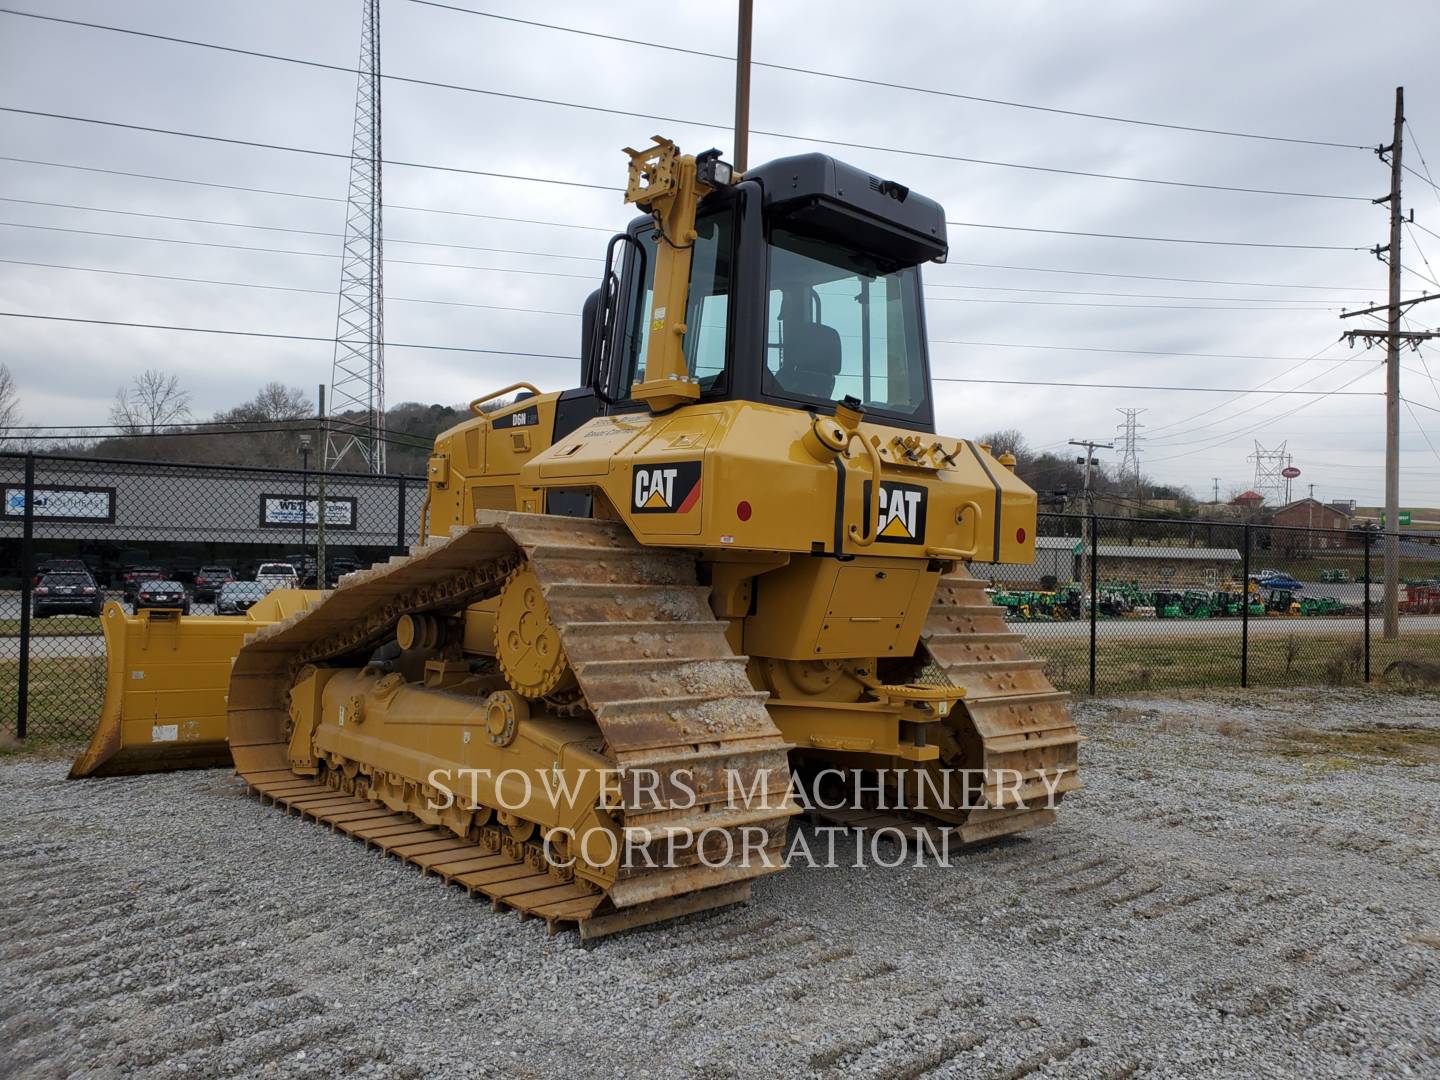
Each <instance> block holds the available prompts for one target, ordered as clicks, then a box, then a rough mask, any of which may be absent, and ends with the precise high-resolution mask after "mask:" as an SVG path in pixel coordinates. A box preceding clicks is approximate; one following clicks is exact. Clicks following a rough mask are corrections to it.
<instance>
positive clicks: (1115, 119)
mask: <svg viewBox="0 0 1440 1080" xmlns="http://www.w3.org/2000/svg"><path fill="white" fill-rule="evenodd" d="M411 3H416V4H422V5H424V6H426V7H433V8H441V9H444V10H446V11H456V12H461V13H463V14H466V15H478V16H481V17H483V18H487V19H496V20H499V21H501V22H509V23H518V24H519V25H522V26H533V27H539V28H541V29H545V30H557V31H560V32H562V33H566V34H578V35H580V36H582V37H588V38H598V39H600V40H603V41H614V42H619V43H621V44H625V45H638V46H641V47H643V48H649V49H661V50H664V51H666V52H675V53H682V54H685V55H688V56H703V57H706V58H708V59H712V60H723V61H726V62H727V63H734V61H735V57H733V56H726V55H725V54H723V53H713V52H705V51H703V50H701V49H687V48H683V47H681V46H679V45H666V44H662V43H660V42H656V41H643V40H638V39H636V38H627V37H621V36H619V35H617V34H602V33H599V32H598V31H594V30H580V29H577V28H576V27H573V26H559V25H556V24H554V23H543V22H536V21H534V20H531V19H520V18H516V17H514V16H512V15H497V14H495V13H493V12H489V11H476V10H475V9H474V8H466V7H460V6H458V5H455V4H445V3H438V2H436V0H411ZM751 64H752V65H753V66H754V67H763V68H770V69H771V70H773V71H788V72H793V73H795V74H799V75H814V76H817V77H819V78H824V79H836V80H839V81H842V82H853V83H859V84H861V85H864V86H879V87H886V88H889V89H892V90H904V91H907V92H910V93H916V94H929V95H933V96H935V97H945V98H954V99H956V100H959V101H974V102H978V103H980V104H984V105H1000V106H1004V107H1006V108H1012V109H1027V110H1030V111H1032V112H1045V113H1054V114H1056V115H1059V116H1075V117H1080V118H1083V119H1087V120H1107V121H1110V122H1112V123H1117V124H1135V125H1138V126H1140V127H1153V128H1163V129H1166V130H1170V131H1189V132H1195V133H1198V134H1202V135H1227V136H1230V137H1232V138H1237V139H1261V140H1265V141H1267V142H1284V143H1301V144H1305V145H1308V146H1331V147H1337V148H1339V149H1342V150H1369V149H1370V147H1368V146H1363V145H1360V144H1357V143H1342V142H1330V141H1327V140H1324V139H1302V138H1293V137H1287V136H1283V135H1261V134H1257V133H1254V132H1246V131H1229V130H1226V129H1223V128H1205V127H1195V126H1193V125H1189V124H1171V123H1164V122H1161V121H1156V120H1137V119H1134V118H1133V117H1124V116H1111V115H1107V114H1105V113H1093V112H1082V111H1080V110H1078V109H1060V108H1055V107H1052V106H1047V105H1031V104H1026V103H1022V102H1018V101H1006V100H1004V99H1003V98H992V97H981V96H978V95H975V94H962V93H959V92H957V91H953V90H937V89H934V88H931V87H923V86H909V85H906V84H904V83H897V82H889V81H886V80H883V79H869V78H864V77H862V76H859V75H844V74H841V73H839V72H834V71H821V70H818V69H815V68H804V67H796V66H793V65H790V64H770V63H765V62H764V61H761V60H752V61H751Z"/></svg>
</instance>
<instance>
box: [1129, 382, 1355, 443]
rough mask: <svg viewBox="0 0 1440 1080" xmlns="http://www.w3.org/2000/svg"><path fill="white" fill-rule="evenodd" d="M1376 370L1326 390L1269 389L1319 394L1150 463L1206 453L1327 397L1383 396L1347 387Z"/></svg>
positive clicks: (1251, 433) (1292, 414)
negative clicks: (1251, 423) (1212, 440)
mask: <svg viewBox="0 0 1440 1080" xmlns="http://www.w3.org/2000/svg"><path fill="white" fill-rule="evenodd" d="M1376 370H1378V368H1372V369H1371V370H1370V371H1362V372H1360V374H1359V375H1356V376H1355V377H1354V378H1353V379H1350V380H1348V381H1346V382H1343V383H1341V384H1340V385H1339V386H1338V387H1336V388H1335V389H1334V390H1326V391H1295V390H1291V391H1268V392H1269V393H1313V394H1316V395H1317V396H1316V397H1314V398H1312V399H1311V400H1309V401H1307V402H1305V403H1304V404H1302V405H1298V406H1296V407H1295V408H1293V409H1291V410H1290V411H1289V412H1284V413H1281V414H1280V415H1279V416H1273V417H1270V418H1269V419H1268V420H1263V421H1261V422H1260V423H1258V424H1255V425H1253V426H1251V427H1249V428H1246V429H1245V430H1243V431H1232V432H1227V433H1226V434H1225V435H1224V436H1222V437H1221V438H1220V439H1219V440H1218V441H1216V442H1213V443H1210V444H1209V445H1207V446H1203V447H1201V448H1200V449H1198V450H1186V451H1183V452H1181V453H1179V454H1171V455H1170V456H1169V457H1162V458H1151V459H1150V464H1152V465H1156V464H1159V463H1160V462H1162V461H1174V460H1176V459H1177V458H1183V457H1192V456H1194V455H1195V454H1203V453H1206V452H1207V451H1210V450H1214V449H1215V448H1216V447H1220V446H1224V445H1225V444H1226V443H1230V442H1233V441H1234V440H1236V439H1239V438H1245V437H1247V436H1249V435H1253V434H1254V433H1255V432H1257V431H1259V430H1261V429H1262V428H1264V427H1266V426H1268V425H1269V424H1273V423H1275V422H1276V421H1279V420H1284V419H1285V418H1286V417H1289V416H1294V415H1295V414H1296V413H1298V412H1300V411H1301V410H1302V409H1308V408H1310V406H1312V405H1314V404H1316V403H1317V402H1320V401H1324V400H1325V399H1326V398H1330V397H1354V396H1359V397H1381V396H1383V395H1381V394H1380V393H1378V392H1374V391H1355V390H1348V389H1347V387H1350V386H1354V385H1355V384H1356V383H1357V382H1359V381H1360V380H1361V379H1363V378H1365V376H1367V375H1371V374H1373V373H1374V372H1375V371H1376Z"/></svg>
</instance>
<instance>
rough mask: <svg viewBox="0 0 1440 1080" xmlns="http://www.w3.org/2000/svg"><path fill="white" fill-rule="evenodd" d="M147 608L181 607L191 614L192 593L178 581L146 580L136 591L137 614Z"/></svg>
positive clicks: (181, 609)
mask: <svg viewBox="0 0 1440 1080" xmlns="http://www.w3.org/2000/svg"><path fill="white" fill-rule="evenodd" d="M145 608H171V609H173V608H179V609H180V611H181V613H182V614H185V615H189V614H190V594H189V593H187V592H186V591H185V586H184V585H181V584H180V582H178V581H163V580H162V581H146V582H142V583H141V585H140V587H139V588H138V589H137V590H136V591H135V604H134V609H135V614H137V615H138V614H140V612H141V611H143V610H144V609H145Z"/></svg>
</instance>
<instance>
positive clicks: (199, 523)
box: [0, 454, 425, 739]
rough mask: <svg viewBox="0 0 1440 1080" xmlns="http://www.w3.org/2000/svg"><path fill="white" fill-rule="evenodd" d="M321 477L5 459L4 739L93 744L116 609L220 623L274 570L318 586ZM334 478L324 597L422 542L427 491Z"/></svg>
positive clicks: (1, 516)
mask: <svg viewBox="0 0 1440 1080" xmlns="http://www.w3.org/2000/svg"><path fill="white" fill-rule="evenodd" d="M321 479H322V478H321V475H320V474H319V473H318V472H315V471H301V470H284V469H240V468H229V467H224V466H202V465H184V464H175V463H164V464H160V463H151V462H135V461H119V460H108V459H101V458H80V457H52V456H42V455H38V454H36V455H0V730H5V731H9V732H11V733H13V734H15V735H17V736H19V737H21V738H26V737H28V738H33V739H71V738H82V737H86V736H88V735H89V734H90V731H91V730H92V729H93V727H94V726H95V722H96V720H97V719H98V717H99V714H100V706H101V704H102V702H103V700H104V694H105V639H104V637H103V635H102V633H101V630H100V619H99V615H100V612H101V610H102V607H103V605H104V604H105V603H107V602H109V601H119V602H120V603H122V604H123V605H124V606H125V608H126V610H134V608H135V605H136V603H137V602H138V603H141V604H145V603H148V602H151V598H152V597H154V598H155V601H156V602H157V603H158V604H161V605H165V606H172V605H173V603H174V601H171V600H165V599H161V597H164V596H167V595H169V596H175V595H180V596H183V600H181V601H180V602H181V603H183V604H184V605H186V606H187V607H188V610H189V611H190V613H191V614H195V615H212V614H216V613H217V612H216V609H217V604H221V603H225V606H231V605H232V604H234V603H235V599H236V598H235V597H234V595H233V594H235V593H236V591H237V590H235V589H233V588H232V589H231V590H230V593H229V594H227V593H226V592H225V586H226V584H227V583H228V582H231V581H234V582H246V581H254V580H255V577H256V574H257V572H259V571H260V570H261V568H262V567H266V564H275V563H280V564H285V565H287V566H289V567H293V568H294V571H295V583H296V584H299V585H302V586H305V587H310V588H313V587H315V586H316V584H317V582H318V581H319V576H320V568H319V565H318V559H317V554H318V550H319V545H318V540H319V537H318V533H319V526H320V521H321V519H320V505H321V504H320V491H319V489H320V484H321ZM323 480H324V485H325V495H324V498H325V504H324V505H325V519H324V537H325V539H324V552H325V574H324V577H325V583H326V584H334V582H335V581H336V580H337V579H338V577H339V576H340V575H341V574H343V573H347V572H349V571H351V570H355V569H359V568H361V567H367V566H369V565H370V564H371V563H373V562H378V561H381V560H383V559H386V558H388V557H389V556H391V555H393V554H396V553H397V552H403V551H405V550H406V549H407V548H408V546H409V545H410V544H411V543H412V542H413V541H414V540H415V535H416V523H417V521H418V518H419V512H420V508H421V506H422V503H423V500H424V496H425V480H424V478H423V477H414V476H409V477H406V476H364V475H353V474H346V473H329V474H326V475H325V476H324V478H323ZM272 568H273V567H272ZM166 583H173V585H167V584H166ZM252 588H253V587H252ZM170 590H173V591H170ZM238 593H239V595H238V601H239V603H244V602H245V598H246V597H245V591H244V590H243V589H240V590H238ZM242 610H243V609H242Z"/></svg>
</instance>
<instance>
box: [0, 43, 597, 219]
mask: <svg viewBox="0 0 1440 1080" xmlns="http://www.w3.org/2000/svg"><path fill="white" fill-rule="evenodd" d="M342 70H348V69H342ZM0 112H8V113H15V114H17V115H19V116H38V117H43V118H45V119H47V120H66V121H70V122H71V123H76V124H95V125H98V126H99V127H111V128H120V129H122V130H125V131H143V132H145V133H147V134H150V135H173V136H175V137H176V138H180V139H199V140H201V141H203V142H213V143H223V144H225V145H227V146H244V147H248V148H250V149H255V150H281V151H284V152H285V153H287V154H309V155H310V156H312V157H323V158H330V159H331V160H336V161H347V162H348V161H349V160H350V155H349V154H342V153H340V152H339V151H336V150H316V149H314V148H313V147H308V146H285V145H284V144H282V143H267V142H260V141H259V140H256V139H232V138H229V137H227V136H224V135H205V134H202V133H200V132H196V131H178V130H176V129H174V128H162V127H151V126H149V125H146V124H126V123H122V122H120V121H119V120H97V119H95V118H94V117H90V116H70V115H68V114H66V113H53V112H45V111H42V110H40V109H21V108H16V107H15V106H13V105H0ZM381 164H384V165H391V166H394V167H396V168H403V169H427V170H432V171H435V172H447V173H459V174H460V175H462V176H485V177H490V178H492V179H498V180H520V181H523V182H525V183H533V184H559V185H561V186H562V187H576V188H586V189H589V190H591V191H624V190H625V189H624V188H618V187H614V186H612V185H610V184H588V183H585V182H583V181H580V180H560V179H557V178H555V177H550V176H520V175H517V174H516V173H502V172H490V171H489V170H486V169H467V168H464V167H462V166H459V165H431V164H427V163H424V162H418V161H396V160H394V159H392V158H386V159H385V160H384V161H383V162H382V163H381Z"/></svg>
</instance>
